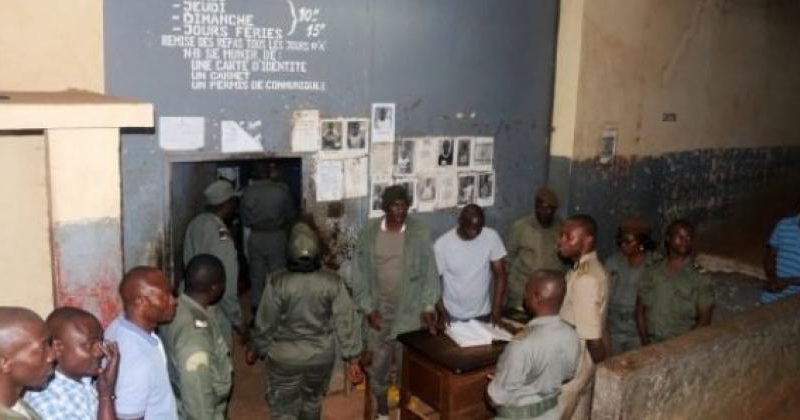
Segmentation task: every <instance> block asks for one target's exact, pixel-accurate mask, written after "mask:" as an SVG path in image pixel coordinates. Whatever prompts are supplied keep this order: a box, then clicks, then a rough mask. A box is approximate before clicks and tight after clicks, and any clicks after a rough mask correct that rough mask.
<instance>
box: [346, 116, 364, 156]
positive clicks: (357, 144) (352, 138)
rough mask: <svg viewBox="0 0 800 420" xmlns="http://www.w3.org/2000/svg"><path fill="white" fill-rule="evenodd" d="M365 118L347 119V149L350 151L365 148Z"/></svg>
mask: <svg viewBox="0 0 800 420" xmlns="http://www.w3.org/2000/svg"><path fill="white" fill-rule="evenodd" d="M368 125H369V121H367V120H347V149H348V150H351V151H364V152H366V150H367V126H368Z"/></svg>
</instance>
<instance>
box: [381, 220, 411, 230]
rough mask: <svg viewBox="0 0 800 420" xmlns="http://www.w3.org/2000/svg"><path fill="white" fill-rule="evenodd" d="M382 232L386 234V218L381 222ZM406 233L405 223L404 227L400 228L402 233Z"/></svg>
mask: <svg viewBox="0 0 800 420" xmlns="http://www.w3.org/2000/svg"><path fill="white" fill-rule="evenodd" d="M381 230H382V231H384V232H386V218H385V217H384V218H383V220H381ZM405 231H406V224H405V223H403V227H401V228H400V232H405Z"/></svg>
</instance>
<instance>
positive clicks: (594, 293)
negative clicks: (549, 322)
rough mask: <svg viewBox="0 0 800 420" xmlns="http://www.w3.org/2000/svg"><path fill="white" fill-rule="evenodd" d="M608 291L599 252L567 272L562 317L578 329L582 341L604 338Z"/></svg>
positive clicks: (605, 274)
mask: <svg viewBox="0 0 800 420" xmlns="http://www.w3.org/2000/svg"><path fill="white" fill-rule="evenodd" d="M608 289H609V281H608V274H607V273H606V270H605V269H604V268H603V264H601V263H600V260H598V259H597V253H596V252H590V253H588V254H586V255H583V256H582V257H581V258H580V260H578V262H577V263H576V264H575V266H574V267H573V268H572V269H571V270H569V272H567V294H566V296H564V303H563V304H562V305H561V318H562V319H563V320H564V321H567V322H568V323H569V324H571V325H573V326H574V327H575V331H577V333H578V337H580V338H581V340H597V339H600V338H602V337H603V326H604V325H605V321H606V310H607V308H608V292H609V290H608Z"/></svg>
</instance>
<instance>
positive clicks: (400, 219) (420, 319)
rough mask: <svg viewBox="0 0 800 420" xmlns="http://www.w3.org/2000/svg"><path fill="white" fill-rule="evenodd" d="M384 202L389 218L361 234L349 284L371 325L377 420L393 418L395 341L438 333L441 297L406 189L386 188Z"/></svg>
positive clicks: (425, 235)
mask: <svg viewBox="0 0 800 420" xmlns="http://www.w3.org/2000/svg"><path fill="white" fill-rule="evenodd" d="M381 202H382V205H383V211H384V213H385V217H384V218H383V219H380V220H372V221H370V222H369V224H368V225H367V226H366V227H365V228H364V229H363V230H362V231H361V234H360V235H359V238H358V242H357V243H356V248H355V252H354V255H353V272H352V276H351V279H350V281H351V285H350V288H351V289H352V291H353V299H354V300H355V302H356V305H357V306H358V308H359V309H360V310H361V312H363V313H364V315H365V316H366V320H367V323H368V325H369V328H368V329H367V345H368V348H369V351H370V353H371V356H372V357H371V363H370V365H369V367H368V369H367V374H368V375H369V379H370V391H371V392H372V394H373V396H374V397H375V399H376V402H377V411H378V416H379V417H378V418H379V419H380V418H382V417H381V416H388V413H389V404H388V400H387V397H386V391H387V389H388V387H389V373H390V371H391V368H392V361H393V359H394V363H395V364H396V366H400V363H399V362H400V351H401V346H400V344H399V343H398V341H397V340H396V337H397V335H398V334H402V333H405V332H408V331H413V330H416V329H419V328H420V326H422V325H424V326H425V327H427V328H428V329H429V331H431V332H432V333H435V331H436V327H435V325H436V312H435V306H434V305H435V304H436V302H437V301H438V300H439V297H440V295H441V285H440V283H439V274H438V270H437V268H436V259H435V257H434V253H433V243H432V241H431V235H430V232H429V230H428V228H427V227H426V226H425V225H424V224H422V223H421V222H418V221H416V220H414V219H409V218H408V207H409V206H410V205H411V200H410V199H409V197H408V193H407V192H406V190H405V188H403V187H402V186H399V185H393V186H390V187H388V188H386V189H385V190H384V192H383V196H382V201H381Z"/></svg>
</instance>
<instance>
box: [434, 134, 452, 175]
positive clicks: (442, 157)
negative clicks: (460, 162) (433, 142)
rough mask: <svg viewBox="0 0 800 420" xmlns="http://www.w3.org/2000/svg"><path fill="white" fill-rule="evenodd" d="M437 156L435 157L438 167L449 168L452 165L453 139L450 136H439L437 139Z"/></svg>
mask: <svg viewBox="0 0 800 420" xmlns="http://www.w3.org/2000/svg"><path fill="white" fill-rule="evenodd" d="M438 141H439V144H438V152H439V157H438V159H436V163H437V165H436V166H437V167H438V168H439V169H449V168H452V167H453V162H454V161H455V159H454V158H453V157H454V156H455V152H454V151H455V144H454V143H455V140H454V139H453V138H452V137H441V138H439V139H438Z"/></svg>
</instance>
